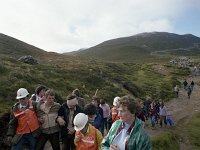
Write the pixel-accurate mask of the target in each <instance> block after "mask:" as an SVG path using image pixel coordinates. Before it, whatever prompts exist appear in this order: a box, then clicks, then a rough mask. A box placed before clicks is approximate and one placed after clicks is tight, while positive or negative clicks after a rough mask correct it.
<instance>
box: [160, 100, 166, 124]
mask: <svg viewBox="0 0 200 150" xmlns="http://www.w3.org/2000/svg"><path fill="white" fill-rule="evenodd" d="M166 117H167V110H166V107H165V105H164V102H162V103H161V105H160V127H161V128H162V125H163V121H164V124H165V125H167V118H166Z"/></svg>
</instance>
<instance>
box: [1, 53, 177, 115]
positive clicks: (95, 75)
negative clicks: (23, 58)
mask: <svg viewBox="0 0 200 150" xmlns="http://www.w3.org/2000/svg"><path fill="white" fill-rule="evenodd" d="M48 58H49V60H51V61H43V63H41V64H38V65H29V64H25V63H22V62H19V61H17V60H16V59H15V58H12V57H4V58H3V59H2V60H1V63H0V68H1V71H0V74H1V78H0V85H1V86H0V102H1V103H0V108H1V109H0V113H1V112H4V111H7V110H8V109H10V106H11V104H13V103H15V102H16V100H15V97H16V91H17V89H18V88H20V87H25V88H27V89H28V91H29V92H30V94H32V93H34V89H35V87H36V86H37V85H38V84H44V85H46V86H47V87H49V88H52V89H54V90H55V91H56V93H57V94H58V95H59V96H60V97H61V101H64V100H65V99H66V96H67V95H68V94H69V93H70V92H71V91H72V90H73V89H75V88H79V89H80V91H81V94H82V96H83V97H84V98H85V99H86V100H87V101H88V102H89V101H90V100H91V98H92V96H93V95H94V93H95V91H96V90H97V89H98V94H97V95H98V96H100V98H103V99H105V100H106V101H107V102H108V103H110V104H111V103H112V101H113V98H114V97H115V96H117V95H118V96H123V95H126V94H131V95H134V96H136V97H139V98H141V99H144V98H145V97H146V95H150V96H152V97H153V98H155V99H162V100H164V101H167V100H169V99H171V98H172V97H173V96H174V94H173V87H174V85H175V84H176V83H178V81H177V78H176V77H175V75H173V74H170V75H168V76H166V75H162V74H160V73H158V72H157V71H156V70H154V69H152V66H153V65H154V64H152V63H151V64H135V63H128V62H126V63H125V62H122V63H114V62H113V63H111V62H110V63H108V62H105V63H102V62H98V61H81V60H80V59H77V58H76V60H74V61H71V60H70V59H69V58H67V57H66V58H62V59H55V60H54V59H53V58H52V57H50V56H48ZM46 60H47V58H46ZM71 62H72V63H71ZM173 69H174V70H176V69H178V70H179V68H176V67H173ZM177 72H179V71H177ZM176 76H177V74H176ZM4 101H6V103H4Z"/></svg>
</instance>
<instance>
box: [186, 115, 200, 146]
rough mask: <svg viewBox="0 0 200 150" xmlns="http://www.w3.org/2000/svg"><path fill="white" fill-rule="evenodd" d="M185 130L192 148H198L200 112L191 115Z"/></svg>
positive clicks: (199, 144)
mask: <svg viewBox="0 0 200 150" xmlns="http://www.w3.org/2000/svg"><path fill="white" fill-rule="evenodd" d="M185 132H186V134H187V135H188V138H189V140H190V143H191V144H192V146H193V147H194V149H200V143H199V141H200V113H198V114H197V115H195V116H194V117H192V119H191V121H190V122H189V123H188V124H187V125H186V127H185Z"/></svg>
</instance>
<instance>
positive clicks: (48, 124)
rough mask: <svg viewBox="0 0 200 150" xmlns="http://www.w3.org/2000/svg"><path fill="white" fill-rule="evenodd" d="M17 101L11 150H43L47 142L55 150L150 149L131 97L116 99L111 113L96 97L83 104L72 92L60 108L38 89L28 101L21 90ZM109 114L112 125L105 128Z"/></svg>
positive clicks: (45, 91)
mask: <svg viewBox="0 0 200 150" xmlns="http://www.w3.org/2000/svg"><path fill="white" fill-rule="evenodd" d="M16 99H17V100H18V102H17V103H16V104H15V105H14V106H13V107H12V109H11V116H10V122H9V126H8V132H7V137H8V138H7V139H8V141H9V142H10V143H12V150H21V149H23V146H24V145H26V144H28V146H29V149H31V150H35V149H36V150H43V149H44V147H45V144H46V142H47V141H48V140H49V141H50V143H51V146H52V148H53V149H54V150H60V149H61V146H60V145H62V149H63V150H75V149H77V150H79V149H91V150H99V149H111V150H124V149H128V150H130V149H133V148H134V149H138V150H139V149H145V150H146V149H147V150H148V149H151V141H150V138H149V136H148V134H147V133H146V131H145V129H144V128H143V123H142V121H141V120H140V119H138V118H137V116H136V114H137V110H138V104H137V102H136V100H135V99H134V98H133V97H130V96H123V97H121V98H120V97H116V98H115V99H114V101H113V108H112V109H111V110H110V107H109V105H108V104H107V103H106V102H105V100H103V99H101V100H99V98H98V97H97V96H93V98H92V101H91V103H89V104H85V100H84V99H83V98H81V97H80V95H79V90H78V89H75V90H74V91H73V92H72V93H70V94H69V95H68V96H67V100H66V102H64V103H63V104H59V103H57V102H55V92H54V90H52V89H47V88H46V87H45V86H43V85H40V86H39V87H37V88H36V90H35V94H33V95H32V96H31V98H30V94H29V92H28V91H27V89H25V88H20V89H19V90H18V91H17V96H16ZM110 113H111V116H112V125H110V126H108V122H107V120H108V118H109V116H110ZM105 130H106V132H107V135H106V133H105ZM103 136H105V137H104V139H103ZM61 142H62V144H60V143H61ZM121 143H122V144H121Z"/></svg>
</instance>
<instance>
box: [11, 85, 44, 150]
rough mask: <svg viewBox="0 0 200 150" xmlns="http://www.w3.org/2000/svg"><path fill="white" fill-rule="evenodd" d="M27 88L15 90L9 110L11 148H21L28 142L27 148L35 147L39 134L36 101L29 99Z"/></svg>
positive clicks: (14, 149)
mask: <svg viewBox="0 0 200 150" xmlns="http://www.w3.org/2000/svg"><path fill="white" fill-rule="evenodd" d="M29 98H30V97H29V93H28V91H27V89H25V88H20V89H19V90H18V91H17V97H16V99H17V100H19V102H17V103H15V104H14V106H13V107H12V110H11V116H10V122H9V124H8V132H7V136H8V141H9V142H11V141H12V150H21V149H23V145H24V144H25V143H28V144H29V145H30V147H29V149H31V150H35V149H36V142H37V137H38V136H39V134H40V125H39V122H38V118H37V116H36V109H37V102H34V101H31V100H30V99H29Z"/></svg>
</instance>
